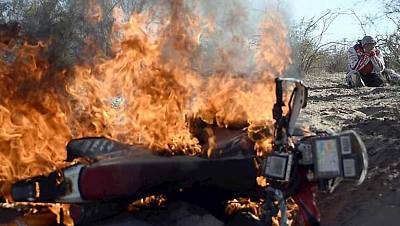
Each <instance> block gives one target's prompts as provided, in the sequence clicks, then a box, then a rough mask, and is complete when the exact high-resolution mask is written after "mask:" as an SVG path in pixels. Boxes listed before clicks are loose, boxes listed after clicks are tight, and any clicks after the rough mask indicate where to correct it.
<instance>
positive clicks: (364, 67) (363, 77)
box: [346, 35, 385, 87]
mask: <svg viewBox="0 0 400 226" xmlns="http://www.w3.org/2000/svg"><path fill="white" fill-rule="evenodd" d="M347 53H348V61H349V68H350V71H349V72H348V73H347V76H346V81H347V83H348V85H349V86H351V87H360V86H370V87H378V86H383V85H384V81H383V78H382V75H381V73H382V72H383V71H384V69H385V63H384V61H383V55H382V52H381V51H380V50H379V49H378V48H377V47H376V41H375V39H374V38H373V37H371V36H368V35H367V36H365V37H364V38H363V39H362V40H361V41H359V42H358V43H357V44H356V45H354V46H353V47H351V48H350V49H349V50H348V51H347Z"/></svg>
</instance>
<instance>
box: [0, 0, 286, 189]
mask: <svg viewBox="0 0 400 226" xmlns="http://www.w3.org/2000/svg"><path fill="white" fill-rule="evenodd" d="M168 4H169V8H168V9H169V11H168V12H165V10H164V11H160V12H158V13H159V14H160V15H161V18H162V19H160V20H157V21H155V18H158V17H155V16H154V15H153V14H150V13H141V14H134V15H132V16H131V17H130V19H129V21H128V22H127V23H122V21H123V20H122V19H121V20H118V21H117V23H116V24H115V27H114V36H113V37H114V39H113V50H114V56H113V57H111V58H110V57H101V56H97V57H95V58H94V60H93V64H91V65H80V66H76V67H75V68H74V69H73V70H72V71H62V72H59V71H58V72H57V71H56V70H55V69H54V68H53V67H52V64H51V63H49V62H48V61H46V60H43V59H45V56H42V52H43V51H45V49H46V46H45V45H44V44H41V43H39V44H37V45H28V44H24V45H18V44H15V43H14V44H12V45H13V46H11V44H9V45H8V44H0V45H1V46H0V47H1V48H0V51H1V53H2V54H3V53H12V55H13V56H15V59H11V60H9V59H8V60H7V59H2V60H0V95H1V97H2V99H1V100H0V123H1V124H2V127H1V129H0V162H1V163H2V164H1V166H0V188H1V191H0V194H4V193H6V190H7V186H8V185H9V183H10V182H12V181H15V180H17V179H21V178H25V177H29V176H33V175H39V174H45V173H47V172H49V171H52V170H54V169H55V168H57V167H60V166H62V165H63V164H64V163H63V160H64V159H65V145H66V143H67V142H68V140H70V139H71V138H77V137H82V136H107V137H110V138H113V139H116V140H119V141H122V142H127V143H140V144H145V145H147V146H148V147H149V148H151V149H153V150H159V151H168V152H170V153H171V154H176V153H184V154H190V155H194V154H198V153H201V147H200V145H199V142H198V140H197V139H196V138H195V137H193V135H192V134H191V133H190V129H189V125H188V122H187V120H186V118H187V116H188V115H191V114H194V115H195V116H196V117H199V118H201V119H202V120H204V121H205V122H208V123H215V124H217V125H218V126H221V127H224V126H229V125H232V124H235V123H241V122H244V123H250V124H254V125H256V124H257V125H263V126H266V127H268V126H271V122H272V106H273V102H274V101H275V97H274V84H273V78H274V77H276V76H280V75H282V73H283V72H284V69H285V67H286V65H288V63H290V58H289V54H290V50H289V48H288V44H287V32H286V27H285V26H284V24H283V23H282V19H281V18H280V17H279V16H278V14H272V15H271V16H269V17H268V18H267V19H266V21H265V22H264V23H263V25H262V26H261V28H260V29H261V44H260V48H259V49H258V52H257V53H256V54H255V57H254V62H256V65H255V67H254V68H256V69H257V70H253V71H248V72H245V73H244V72H242V73H240V74H238V73H237V71H235V70H231V68H230V67H229V64H226V65H224V66H223V67H214V65H210V67H211V68H210V70H208V69H209V68H206V67H207V64H206V63H205V62H204V61H203V60H204V59H207V53H205V52H204V48H203V46H202V45H203V39H206V38H207V37H211V35H210V33H212V32H216V31H217V30H218V29H223V28H218V26H217V25H216V22H215V18H212V17H210V18H203V17H202V14H201V10H199V6H198V5H196V4H195V3H183V1H179V0H176V1H171V2H169V3H168ZM152 12H153V11H152ZM160 15H158V16H160ZM114 16H117V17H118V18H122V17H123V16H122V15H121V11H120V10H119V11H118V12H116V13H115V15H114ZM234 38H237V37H234ZM238 43H239V44H238V45H240V43H241V42H238ZM242 44H243V43H242ZM243 45H244V44H243ZM219 48H222V47H219ZM238 48H239V49H240V48H243V52H246V53H247V52H248V49H246V48H247V45H244V46H238ZM221 50H223V49H221ZM220 52H221V55H219V56H218V60H215V62H221V64H223V62H224V60H226V59H227V58H229V57H230V55H229V54H227V53H229V51H220ZM238 52H239V53H240V51H238ZM232 57H233V56H232ZM236 57H238V56H236ZM246 57H247V55H246ZM211 61H212V60H210V59H207V62H211ZM247 61H248V59H243V62H247ZM217 66H218V65H217ZM64 85H65V86H64ZM265 139H270V138H268V137H265ZM265 139H264V141H263V142H265ZM267 143H268V142H267ZM260 146H262V145H260ZM267 146H268V145H266V146H262V147H264V148H263V149H265V148H268V147H267Z"/></svg>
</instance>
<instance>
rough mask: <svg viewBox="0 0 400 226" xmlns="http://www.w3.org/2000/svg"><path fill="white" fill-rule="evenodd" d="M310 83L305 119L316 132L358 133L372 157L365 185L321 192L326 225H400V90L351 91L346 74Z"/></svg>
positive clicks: (322, 75) (310, 78) (311, 77)
mask: <svg viewBox="0 0 400 226" xmlns="http://www.w3.org/2000/svg"><path fill="white" fill-rule="evenodd" d="M305 83H306V85H307V86H308V87H309V88H310V90H309V101H308V106H307V108H306V109H303V111H302V113H301V115H302V117H303V120H304V121H306V122H308V123H309V124H310V126H311V128H312V129H314V130H326V129H333V130H334V131H341V130H345V129H353V130H355V131H357V132H358V133H359V134H360V135H361V137H362V139H363V140H364V142H365V144H366V147H367V150H368V154H369V172H368V176H367V179H366V181H365V182H364V184H362V185H360V186H359V187H353V186H351V185H340V186H339V187H338V188H337V189H336V190H335V191H334V192H333V193H332V194H319V196H318V201H319V202H318V203H319V207H320V209H321V223H322V225H323V226H333V225H335V226H336V225H355V226H356V225H357V226H358V225H360V226H369V225H371V226H372V225H382V226H383V225H385V226H392V225H393V226H394V225H400V86H385V87H378V88H370V87H363V88H358V89H349V88H347V87H346V86H345V85H344V75H343V74H326V73H320V74H314V75H308V76H306V78H305Z"/></svg>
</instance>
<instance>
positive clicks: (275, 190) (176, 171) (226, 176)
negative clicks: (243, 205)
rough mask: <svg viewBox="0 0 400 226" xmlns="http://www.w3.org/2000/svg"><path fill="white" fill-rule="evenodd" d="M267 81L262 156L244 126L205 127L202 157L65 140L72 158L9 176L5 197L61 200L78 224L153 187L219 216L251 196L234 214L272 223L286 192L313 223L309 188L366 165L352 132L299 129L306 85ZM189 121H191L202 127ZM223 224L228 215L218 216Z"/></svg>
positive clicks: (356, 178) (352, 175) (358, 173)
mask: <svg viewBox="0 0 400 226" xmlns="http://www.w3.org/2000/svg"><path fill="white" fill-rule="evenodd" d="M275 84H276V103H275V105H274V108H273V117H274V120H275V124H274V129H273V134H272V137H273V138H274V139H273V144H272V151H270V152H269V153H268V154H266V155H265V156H258V155H257V153H256V151H255V150H254V142H255V141H254V139H250V138H249V136H248V131H246V129H244V130H243V129H231V128H226V129H219V128H213V133H214V134H215V137H216V140H217V141H218V142H216V144H215V147H214V148H213V149H214V151H213V152H212V154H211V155H209V156H208V157H201V156H161V155H157V154H154V153H152V152H151V151H150V150H148V149H147V148H146V147H144V146H140V145H127V144H123V143H119V142H116V141H113V140H110V139H106V138H82V139H77V140H72V141H70V142H69V144H68V145H67V161H69V162H73V163H74V164H71V166H69V167H67V168H64V169H60V170H56V171H54V172H52V173H50V174H49V175H45V176H39V177H33V178H30V179H27V180H22V181H18V182H16V183H15V184H13V186H12V189H11V196H12V200H13V201H15V202H28V203H67V204H70V210H69V211H70V216H71V217H72V219H73V220H74V222H75V223H76V224H85V223H87V222H91V221H95V220H100V219H103V218H104V217H109V216H111V215H113V214H116V213H118V212H120V211H123V210H124V209H125V208H126V207H127V206H128V205H129V203H131V202H132V200H137V199H139V198H143V197H146V196H149V195H154V194H162V195H166V196H167V197H169V198H170V199H179V200H186V201H189V202H192V203H195V204H198V205H200V206H203V207H205V208H206V209H207V210H209V211H210V212H211V213H213V214H214V215H216V216H224V211H223V209H224V205H225V204H226V202H223V201H226V200H230V199H232V198H235V197H251V198H253V199H259V200H262V202H261V203H262V204H261V209H260V212H259V216H254V215H252V214H250V213H248V212H239V213H236V215H240V216H242V217H243V218H245V219H246V222H247V223H246V224H252V225H272V223H273V222H272V219H273V218H275V217H277V216H278V215H280V225H286V224H287V217H286V214H285V213H286V209H287V205H286V200H287V199H289V198H292V199H293V200H294V201H295V203H296V204H297V205H298V208H299V213H298V216H297V218H296V221H297V222H296V223H299V224H302V225H319V212H318V208H317V206H316V204H315V201H314V195H315V189H316V188H317V187H318V188H319V189H322V190H328V189H330V188H331V187H332V186H333V185H335V184H337V183H338V182H341V181H350V182H354V183H355V184H357V185H359V184H361V183H362V182H363V181H364V179H365V177H366V173H367V168H368V160H367V154H366V149H365V146H364V143H363V142H362V140H361V139H360V137H359V136H358V134H357V133H356V132H354V131H344V132H341V133H338V134H329V133H325V134H309V135H305V134H304V132H303V131H301V130H299V129H298V124H297V119H298V117H299V114H300V111H301V109H302V108H304V107H306V103H307V88H306V87H305V86H304V85H303V82H302V81H301V80H297V79H290V78H278V79H276V80H275ZM285 96H287V97H288V100H287V101H285V100H284V99H285V98H284V97H285ZM285 107H286V108H285ZM194 123H195V124H196V123H197V125H196V127H197V128H203V127H206V126H207V125H205V124H204V123H202V122H201V121H195V122H194ZM262 133H265V134H264V135H266V134H267V133H270V132H269V131H268V130H265V131H261V132H260V134H261V135H262ZM194 135H195V136H197V137H198V139H199V141H200V142H202V143H203V145H204V147H205V148H207V146H208V145H210V144H209V143H208V141H207V138H206V136H203V135H204V134H201V133H197V134H196V132H194ZM270 135H271V134H270ZM258 177H264V178H266V181H267V185H266V186H265V187H261V186H259V185H257V180H256V179H257V178H258ZM222 203H223V204H222ZM230 219H232V218H230ZM226 224H227V225H235V222H234V221H229V220H226Z"/></svg>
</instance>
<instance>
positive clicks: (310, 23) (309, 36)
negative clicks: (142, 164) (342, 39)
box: [290, 10, 342, 73]
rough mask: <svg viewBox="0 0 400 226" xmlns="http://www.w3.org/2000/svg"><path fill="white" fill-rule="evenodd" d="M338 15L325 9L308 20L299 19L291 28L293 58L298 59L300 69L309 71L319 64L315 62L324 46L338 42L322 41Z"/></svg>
mask: <svg viewBox="0 0 400 226" xmlns="http://www.w3.org/2000/svg"><path fill="white" fill-rule="evenodd" d="M339 15H340V13H338V12H333V11H331V10H328V11H326V12H325V13H324V14H322V15H321V16H319V17H316V18H315V17H312V18H311V19H309V20H306V19H305V18H303V19H301V20H300V22H299V23H297V24H295V25H294V26H292V28H291V34H290V39H291V43H292V47H293V51H294V58H295V59H296V60H297V61H298V64H299V66H300V70H301V71H302V72H303V73H309V72H310V71H312V70H313V69H316V68H318V67H319V66H318V65H316V63H317V62H318V61H319V60H320V59H321V58H322V57H323V56H324V51H322V50H324V49H325V48H328V47H330V46H332V45H335V44H342V43H339V42H324V36H325V34H326V32H327V30H328V29H329V27H330V25H331V24H332V23H333V22H334V21H335V19H336V18H337V17H338V16H339Z"/></svg>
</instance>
